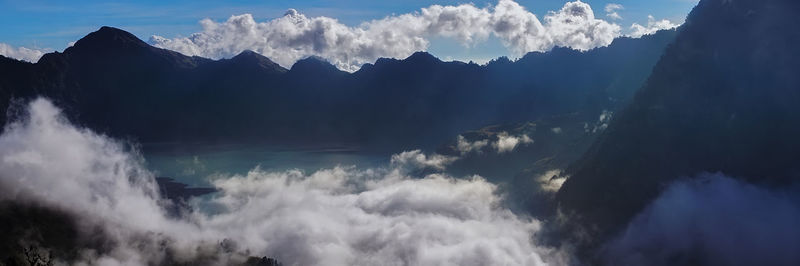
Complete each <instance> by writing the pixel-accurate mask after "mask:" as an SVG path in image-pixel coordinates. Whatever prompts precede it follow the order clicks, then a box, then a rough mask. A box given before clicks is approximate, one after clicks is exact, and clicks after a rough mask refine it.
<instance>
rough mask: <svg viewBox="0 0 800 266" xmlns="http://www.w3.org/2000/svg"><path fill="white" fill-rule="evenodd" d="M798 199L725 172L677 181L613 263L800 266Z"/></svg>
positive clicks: (610, 254) (613, 246) (616, 248)
mask: <svg viewBox="0 0 800 266" xmlns="http://www.w3.org/2000/svg"><path fill="white" fill-rule="evenodd" d="M797 195H798V194H797V193H796V191H789V190H785V191H781V190H770V189H766V188H761V187H757V186H754V185H751V184H747V183H744V182H742V181H738V180H735V179H732V178H729V177H725V176H723V175H721V174H707V175H703V176H701V177H700V178H698V179H696V180H685V181H680V182H676V183H674V184H672V185H671V186H669V187H668V188H667V189H666V190H665V191H664V192H663V193H662V195H661V196H660V197H659V198H658V199H656V200H655V201H654V202H653V203H652V204H651V205H650V206H649V207H648V208H647V209H646V210H645V211H643V212H642V213H640V214H639V215H638V216H637V217H636V218H635V219H634V220H633V221H632V222H631V224H630V225H629V226H628V228H627V229H626V230H625V231H624V232H623V233H622V234H621V235H619V236H618V237H617V239H615V240H614V241H612V242H611V243H610V244H609V245H608V246H607V247H606V249H605V255H606V256H605V257H606V259H607V260H608V263H609V264H610V265H682V264H699V265H798V264H800V254H798V253H797V250H798V249H800V229H798V228H797V224H798V222H800V198H798V196H797Z"/></svg>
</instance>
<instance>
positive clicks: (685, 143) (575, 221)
mask: <svg viewBox="0 0 800 266" xmlns="http://www.w3.org/2000/svg"><path fill="white" fill-rule="evenodd" d="M798 12H800V2H797V1H793V0H763V1H736V0H733V1H731V0H702V1H700V3H699V4H698V6H697V7H696V8H695V9H694V10H693V11H692V12H691V14H690V15H689V17H688V19H687V21H686V24H685V25H684V26H682V29H681V30H680V32H679V34H678V36H677V37H676V40H675V42H674V43H673V44H671V45H670V46H669V47H668V48H667V49H666V51H665V53H664V56H663V57H662V58H661V60H660V61H659V62H658V64H657V65H656V67H655V68H654V70H653V74H652V76H650V78H649V79H648V80H647V82H646V84H645V86H644V87H643V88H642V89H641V90H640V91H639V92H638V93H637V94H636V96H635V98H634V100H633V101H632V103H631V105H630V106H628V107H627V108H626V109H625V110H624V111H622V112H621V113H620V114H619V115H618V116H616V118H615V119H614V120H613V121H612V122H611V124H610V126H609V127H608V129H607V130H606V131H605V134H604V135H603V136H601V137H599V139H598V141H597V142H596V143H595V144H594V145H593V147H592V148H591V149H590V151H589V152H588V153H587V154H586V155H585V156H584V157H583V159H581V160H580V161H579V162H578V163H576V164H575V165H574V166H573V168H572V170H571V171H570V174H571V177H570V178H569V179H568V180H567V181H566V182H565V183H564V185H563V187H562V188H561V190H560V191H559V194H558V196H557V199H558V201H559V202H560V204H561V207H562V208H563V210H564V211H565V212H566V213H571V214H577V215H575V216H573V217H571V218H570V221H571V222H572V225H577V226H578V227H579V228H575V227H572V228H571V230H572V231H573V232H581V233H588V236H590V238H591V239H593V240H599V239H603V238H604V237H606V236H608V235H609V234H611V233H613V232H615V231H616V230H618V229H620V228H621V227H622V226H625V224H626V223H627V221H629V219H630V218H631V217H632V216H633V215H634V214H636V213H638V212H640V211H641V210H642V209H643V208H644V206H645V205H646V204H648V203H649V202H650V201H651V200H652V199H653V198H655V197H656V196H657V195H658V193H659V192H660V191H661V190H662V189H663V188H664V187H665V186H667V185H668V184H670V183H671V182H672V181H675V180H676V179H679V178H686V177H693V176H696V175H698V174H701V173H703V172H723V173H725V174H726V175H730V176H733V177H738V178H741V179H744V180H747V181H749V182H753V183H757V184H762V185H767V186H776V185H782V184H787V183H792V182H797V181H798V180H800V164H798V163H797V161H798V159H800V139H799V138H798V137H797V136H800V105H798V104H797V103H798V102H800V76H799V75H797V74H798V73H800V51H799V50H798V49H797V48H796V44H797V43H798V41H800V31H797V30H796V28H797V26H798V25H800V20H799V19H798V18H797V16H796V14H797V13H798Z"/></svg>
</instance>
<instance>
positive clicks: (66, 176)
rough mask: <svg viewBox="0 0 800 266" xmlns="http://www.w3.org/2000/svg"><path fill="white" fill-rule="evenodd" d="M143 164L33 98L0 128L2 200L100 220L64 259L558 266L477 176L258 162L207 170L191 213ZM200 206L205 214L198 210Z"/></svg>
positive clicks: (408, 156)
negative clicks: (208, 183)
mask: <svg viewBox="0 0 800 266" xmlns="http://www.w3.org/2000/svg"><path fill="white" fill-rule="evenodd" d="M421 155H422V154H421V153H420V152H418V151H412V152H408V153H405V155H399V157H398V158H405V159H398V160H400V161H402V160H406V161H405V162H404V163H408V162H429V161H431V160H432V159H433V161H437V160H438V159H437V158H435V157H436V156H433V157H434V158H431V156H421ZM393 159H394V158H393ZM439 161H441V160H439ZM143 164H144V162H143V159H142V158H141V156H138V155H137V154H136V153H135V152H134V151H132V150H130V149H129V147H128V146H127V145H123V144H121V143H119V142H117V141H114V140H112V139H109V138H108V137H105V136H102V135H98V134H95V133H93V132H91V131H89V130H86V129H79V128H76V127H74V126H72V125H70V124H69V123H68V121H66V120H65V119H64V118H63V117H62V116H61V114H60V111H59V110H58V109H57V108H56V107H54V106H53V105H52V104H51V103H50V102H48V101H46V100H42V99H39V100H36V101H33V102H32V103H30V105H29V106H28V115H27V116H26V117H24V118H23V119H21V120H19V121H16V122H12V123H10V124H9V125H8V126H7V127H6V129H5V131H4V133H3V134H2V135H0V192H2V193H0V195H2V200H14V201H25V202H37V203H40V204H45V205H48V206H52V207H55V208H59V209H63V210H65V211H68V212H70V213H73V214H75V216H76V217H81V220H80V221H79V222H80V224H82V225H84V226H86V227H92V226H100V227H101V228H102V229H103V232H104V233H105V234H106V235H107V237H108V238H109V239H110V240H111V241H110V242H109V245H111V246H108V247H104V249H102V250H84V251H82V252H81V254H80V256H79V258H78V261H77V262H74V263H77V264H84V265H148V264H149V265H153V264H159V263H162V262H164V261H165V260H167V259H169V260H171V261H172V262H176V263H189V264H200V262H204V263H206V264H230V263H236V262H241V261H243V260H244V258H245V257H246V256H249V255H253V256H259V257H260V256H270V257H274V258H277V259H278V260H279V261H281V262H283V263H284V264H285V265H376V264H380V265H544V264H563V263H565V262H566V261H568V260H567V259H566V257H565V256H563V254H562V253H560V252H559V251H558V250H556V249H552V248H548V247H544V246H540V245H538V244H537V243H536V240H535V239H536V235H537V233H538V232H539V230H540V227H541V225H540V223H539V221H537V220H534V219H531V218H527V217H521V216H517V215H515V214H514V213H512V212H511V211H509V210H508V209H505V208H504V207H502V204H501V202H502V197H501V196H500V195H499V194H498V192H497V187H496V186H495V185H493V184H491V183H489V182H487V181H485V180H484V179H482V178H480V177H477V176H474V177H469V178H463V179H458V178H453V177H451V176H447V175H444V174H431V175H426V176H420V177H414V176H408V175H406V174H405V172H404V171H402V170H400V169H397V168H394V167H387V168H372V169H358V168H356V167H335V168H333V169H323V170H319V171H316V172H314V173H311V174H306V173H304V172H302V171H299V170H290V171H283V172H268V171H263V170H261V169H259V168H258V167H256V168H255V169H253V170H251V171H250V172H249V173H247V174H245V175H233V176H217V177H215V181H213V186H214V187H215V188H217V189H218V190H219V192H218V193H217V194H215V195H214V196H212V197H211V198H210V199H206V200H200V201H198V202H194V204H195V209H196V210H195V211H189V212H188V213H186V214H185V216H183V217H180V218H169V216H167V215H166V214H165V212H164V210H163V208H162V207H163V206H164V204H167V203H165V202H164V201H163V200H161V199H160V197H159V195H158V194H159V193H158V190H157V188H156V185H155V182H154V181H153V176H152V174H151V173H150V172H149V171H148V170H147V169H145V167H143ZM431 164H432V165H437V163H431ZM199 202H202V206H204V207H203V208H210V209H213V210H215V211H214V212H213V213H206V212H201V211H197V209H199V208H200V206H201V205H197V204H200V203H199ZM91 232H92V233H96V231H91ZM208 253H211V254H214V255H208ZM199 258H203V259H204V260H203V261H198V259H199Z"/></svg>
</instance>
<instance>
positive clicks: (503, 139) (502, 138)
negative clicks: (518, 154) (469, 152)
mask: <svg viewBox="0 0 800 266" xmlns="http://www.w3.org/2000/svg"><path fill="white" fill-rule="evenodd" d="M531 143H533V140H532V139H531V138H530V137H528V135H525V134H522V135H519V136H511V135H508V132H505V131H503V132H500V133H498V134H497V141H496V142H494V143H492V146H493V147H494V148H495V149H497V153H506V152H511V151H513V150H514V149H515V148H517V146H518V145H519V144H531Z"/></svg>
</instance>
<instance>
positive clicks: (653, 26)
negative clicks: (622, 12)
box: [629, 15, 680, 38]
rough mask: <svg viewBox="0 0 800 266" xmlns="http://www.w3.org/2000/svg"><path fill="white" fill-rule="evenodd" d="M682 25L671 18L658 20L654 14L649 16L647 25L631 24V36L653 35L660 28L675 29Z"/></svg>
mask: <svg viewBox="0 0 800 266" xmlns="http://www.w3.org/2000/svg"><path fill="white" fill-rule="evenodd" d="M678 26H680V25H679V24H675V23H672V22H671V21H669V20H666V19H662V20H656V19H655V18H654V17H653V16H652V15H649V16H647V26H642V25H640V24H638V23H633V25H631V28H630V30H631V33H630V34H629V36H630V37H633V38H639V37H642V36H644V35H651V34H654V33H656V32H657V31H660V30H669V29H674V28H677V27H678Z"/></svg>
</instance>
